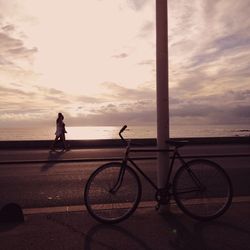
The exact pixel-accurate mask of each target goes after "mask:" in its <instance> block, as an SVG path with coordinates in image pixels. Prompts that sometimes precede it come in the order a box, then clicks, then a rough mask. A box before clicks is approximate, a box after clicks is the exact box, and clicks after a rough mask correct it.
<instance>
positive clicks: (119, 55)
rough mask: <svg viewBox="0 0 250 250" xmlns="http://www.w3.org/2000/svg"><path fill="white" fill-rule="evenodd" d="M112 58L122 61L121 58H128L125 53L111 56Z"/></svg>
mask: <svg viewBox="0 0 250 250" xmlns="http://www.w3.org/2000/svg"><path fill="white" fill-rule="evenodd" d="M112 57H113V58H117V59H123V58H126V57H128V54H127V53H121V54H117V55H113V56H112Z"/></svg>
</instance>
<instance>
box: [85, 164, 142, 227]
mask: <svg viewBox="0 0 250 250" xmlns="http://www.w3.org/2000/svg"><path fill="white" fill-rule="evenodd" d="M122 168H123V171H122ZM121 171H122V172H121ZM141 192H142V191H141V182H140V179H139V177H138V176H137V174H136V173H135V171H134V170H133V169H132V168H131V167H129V166H125V168H124V166H122V163H120V162H111V163H107V164H104V165H102V166H101V167H99V168H98V169H96V170H95V171H94V172H93V173H92V174H91V176H90V177H89V179H88V181H87V184H86V186H85V190H84V200H85V205H86V207H87V210H88V212H89V213H90V215H91V216H92V217H94V218H95V219H96V220H98V221H99V222H103V223H117V222H120V221H122V220H124V219H126V218H128V217H129V216H130V215H131V214H132V213H133V212H134V211H135V209H136V208H137V206H138V204H139V202H140V199H141Z"/></svg>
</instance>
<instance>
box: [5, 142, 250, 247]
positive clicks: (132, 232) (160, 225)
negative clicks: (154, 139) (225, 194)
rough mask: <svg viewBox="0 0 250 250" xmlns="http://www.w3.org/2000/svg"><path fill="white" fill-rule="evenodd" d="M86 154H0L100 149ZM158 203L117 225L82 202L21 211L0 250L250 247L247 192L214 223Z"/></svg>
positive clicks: (28, 157)
mask: <svg viewBox="0 0 250 250" xmlns="http://www.w3.org/2000/svg"><path fill="white" fill-rule="evenodd" d="M248 149H249V146H247V148H246V153H248V152H247V150H248ZM109 151H110V150H109ZM84 152H86V155H84V154H82V152H78V151H74V150H72V151H70V152H67V153H66V154H61V155H60V157H58V155H57V156H54V155H53V154H52V155H49V157H48V152H45V153H44V152H43V151H36V152H35V154H34V152H33V153H31V152H29V151H12V152H10V151H8V150H6V151H1V152H0V155H1V161H2V164H8V163H10V162H11V161H15V162H17V161H18V162H24V161H33V160H34V155H35V160H38V161H42V162H43V161H51V160H67V159H69V160H72V159H73V160H74V159H75V160H79V153H81V160H82V159H83V158H85V159H86V158H87V159H90V158H92V156H93V158H95V157H96V151H92V150H89V151H84ZM107 152H108V151H107ZM239 152H240V153H242V152H243V150H239ZM92 153H93V155H92ZM103 153H104V155H103ZM116 153H117V154H116V155H115V156H116V157H120V150H117V152H116ZM227 153H228V150H227ZM230 153H231V152H230ZM24 156H25V157H24ZM99 157H100V159H101V158H103V157H104V158H106V157H109V155H106V151H105V152H102V155H99ZM246 159H248V158H246ZM154 205H155V204H154V202H149V203H147V204H146V205H145V204H144V205H141V206H140V207H139V208H138V209H137V210H136V211H135V213H134V214H133V215H132V216H131V217H130V218H129V219H127V220H126V221H123V222H121V223H119V224H117V225H104V224H100V223H98V222H96V221H95V220H94V219H93V218H92V217H91V216H90V215H89V214H88V212H87V211H86V209H85V207H84V205H79V206H71V207H49V208H36V209H32V208H30V209H23V213H24V218H25V220H24V222H23V223H0V250H14V249H15V250H29V249H32V250H33V249H35V250H40V249H44V250H45V249H46V250H50V249H72V250H74V249H97V250H99V249H100V250H102V249H117V250H123V249H126V250H127V249H156V250H158V249H159V250H160V249H177V250H181V249H188V250H189V249H190V250H192V249H199V250H203V249H205V250H206V249H208V250H210V249H211V250H216V249H220V250H221V249H223V250H227V249H230V250H247V249H249V250H250V244H249V242H250V240H249V239H250V216H249V215H250V213H249V211H250V198H249V196H243V197H240V198H239V197H235V198H234V199H233V203H232V206H231V207H230V208H229V210H228V211H227V212H226V213H225V214H224V215H223V216H221V217H220V218H218V219H216V220H214V221H211V222H198V221H195V220H193V219H191V218H189V217H188V216H187V215H185V214H183V213H182V212H181V211H180V210H179V209H178V208H177V207H176V205H175V204H172V205H171V206H170V209H169V211H165V212H163V213H161V214H160V213H158V212H157V211H155V209H154Z"/></svg>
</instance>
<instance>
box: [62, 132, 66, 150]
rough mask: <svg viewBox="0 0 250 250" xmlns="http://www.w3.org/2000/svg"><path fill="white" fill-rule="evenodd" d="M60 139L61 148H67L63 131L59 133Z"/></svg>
mask: <svg viewBox="0 0 250 250" xmlns="http://www.w3.org/2000/svg"><path fill="white" fill-rule="evenodd" d="M61 141H62V143H63V148H64V149H67V145H66V142H65V134H64V133H63V134H62V135H61Z"/></svg>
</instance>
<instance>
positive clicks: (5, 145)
mask: <svg viewBox="0 0 250 250" xmlns="http://www.w3.org/2000/svg"><path fill="white" fill-rule="evenodd" d="M173 140H188V141H189V142H190V144H237V143H240V144H242V143H244V144H250V138H249V137H211V138H202V137H199V138H174V139H173ZM133 142H135V143H139V144H143V145H145V146H149V147H150V146H156V139H154V138H152V139H133ZM67 143H69V145H70V148H106V147H112V148H114V147H122V146H124V143H123V142H122V141H121V140H120V139H106V140H68V141H67ZM51 144H52V141H51V140H42V141H0V150H4V149H49V148H50V146H51ZM58 145H59V144H58Z"/></svg>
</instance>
